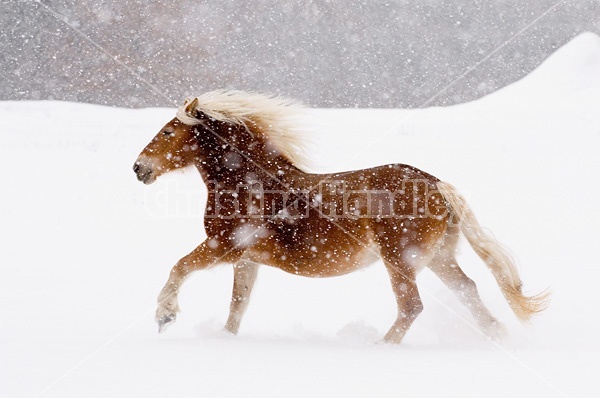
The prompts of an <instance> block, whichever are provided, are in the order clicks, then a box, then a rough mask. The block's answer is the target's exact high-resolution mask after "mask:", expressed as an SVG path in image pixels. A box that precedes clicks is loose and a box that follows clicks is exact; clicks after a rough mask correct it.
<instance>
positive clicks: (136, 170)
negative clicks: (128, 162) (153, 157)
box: [133, 163, 140, 174]
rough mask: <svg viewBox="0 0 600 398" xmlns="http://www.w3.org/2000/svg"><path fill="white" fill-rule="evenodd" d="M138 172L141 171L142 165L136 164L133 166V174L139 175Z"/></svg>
mask: <svg viewBox="0 0 600 398" xmlns="http://www.w3.org/2000/svg"><path fill="white" fill-rule="evenodd" d="M138 171H140V165H139V164H137V163H136V164H134V165H133V172H134V173H136V174H137V172H138Z"/></svg>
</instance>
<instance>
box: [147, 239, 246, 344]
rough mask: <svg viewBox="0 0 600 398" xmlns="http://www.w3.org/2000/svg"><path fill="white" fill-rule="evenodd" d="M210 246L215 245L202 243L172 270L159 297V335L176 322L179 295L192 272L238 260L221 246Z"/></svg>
mask: <svg viewBox="0 0 600 398" xmlns="http://www.w3.org/2000/svg"><path fill="white" fill-rule="evenodd" d="M210 246H214V245H209V244H208V243H207V241H204V242H202V243H201V244H200V246H198V247H197V248H196V249H194V250H193V251H192V252H191V253H190V254H188V255H187V256H185V257H183V258H182V259H181V260H179V261H178V262H177V264H175V266H174V267H173V268H172V269H171V273H170V275H169V279H168V280H167V283H166V284H165V287H163V289H162V290H161V292H160V294H159V295H158V307H157V309H156V322H157V323H158V333H162V332H164V331H165V330H167V328H168V327H169V326H170V325H171V324H172V323H174V322H175V319H176V318H177V312H179V305H178V303H177V295H178V293H179V289H180V288H181V285H182V284H183V281H184V280H185V278H186V277H187V276H188V275H189V274H190V273H191V272H193V271H198V270H201V269H205V268H209V267H212V266H215V265H217V264H220V263H223V262H229V261H236V260H237V259H236V258H235V253H233V252H227V251H225V250H224V249H223V248H221V247H220V246H219V247H218V248H217V249H214V248H211V247H210Z"/></svg>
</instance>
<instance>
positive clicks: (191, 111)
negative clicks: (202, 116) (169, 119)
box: [185, 98, 198, 118]
mask: <svg viewBox="0 0 600 398" xmlns="http://www.w3.org/2000/svg"><path fill="white" fill-rule="evenodd" d="M197 108H198V98H194V99H193V100H192V101H191V102H189V103H188V104H187V105H186V107H185V113H186V114H187V115H188V116H190V117H193V118H195V117H196V115H197V114H198V111H197Z"/></svg>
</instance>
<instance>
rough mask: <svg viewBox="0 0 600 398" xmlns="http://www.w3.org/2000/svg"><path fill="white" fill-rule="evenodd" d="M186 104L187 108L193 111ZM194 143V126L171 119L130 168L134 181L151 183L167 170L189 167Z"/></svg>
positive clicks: (195, 144)
mask: <svg viewBox="0 0 600 398" xmlns="http://www.w3.org/2000/svg"><path fill="white" fill-rule="evenodd" d="M195 106H196V104H193V103H190V104H189V105H188V107H186V110H187V109H190V111H191V110H192V109H194V107H195ZM197 149H198V142H197V140H196V138H195V137H194V127H193V126H189V125H187V124H184V123H182V122H181V121H180V120H179V119H178V118H173V119H172V120H171V121H170V122H169V123H167V124H166V125H165V126H164V127H163V128H162V129H160V131H159V132H158V134H156V136H155V137H154V138H153V139H152V141H150V143H149V144H148V145H147V146H146V147H145V148H144V150H143V151H142V153H140V156H138V158H137V160H136V161H135V163H134V165H133V171H134V172H135V174H136V175H137V178H138V180H140V181H142V182H143V183H144V184H152V183H153V182H154V181H156V178H158V177H159V176H161V175H163V174H165V173H168V172H169V171H172V170H176V169H181V168H183V167H186V166H188V165H191V164H193V162H194V157H195V156H196V150H197Z"/></svg>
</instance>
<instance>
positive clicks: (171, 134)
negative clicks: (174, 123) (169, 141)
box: [163, 129, 175, 136]
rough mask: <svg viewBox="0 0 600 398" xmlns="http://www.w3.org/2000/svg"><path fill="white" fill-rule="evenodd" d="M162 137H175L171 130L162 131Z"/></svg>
mask: <svg viewBox="0 0 600 398" xmlns="http://www.w3.org/2000/svg"><path fill="white" fill-rule="evenodd" d="M163 134H164V135H168V136H173V135H175V132H174V131H173V130H170V129H167V130H165V131H163Z"/></svg>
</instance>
